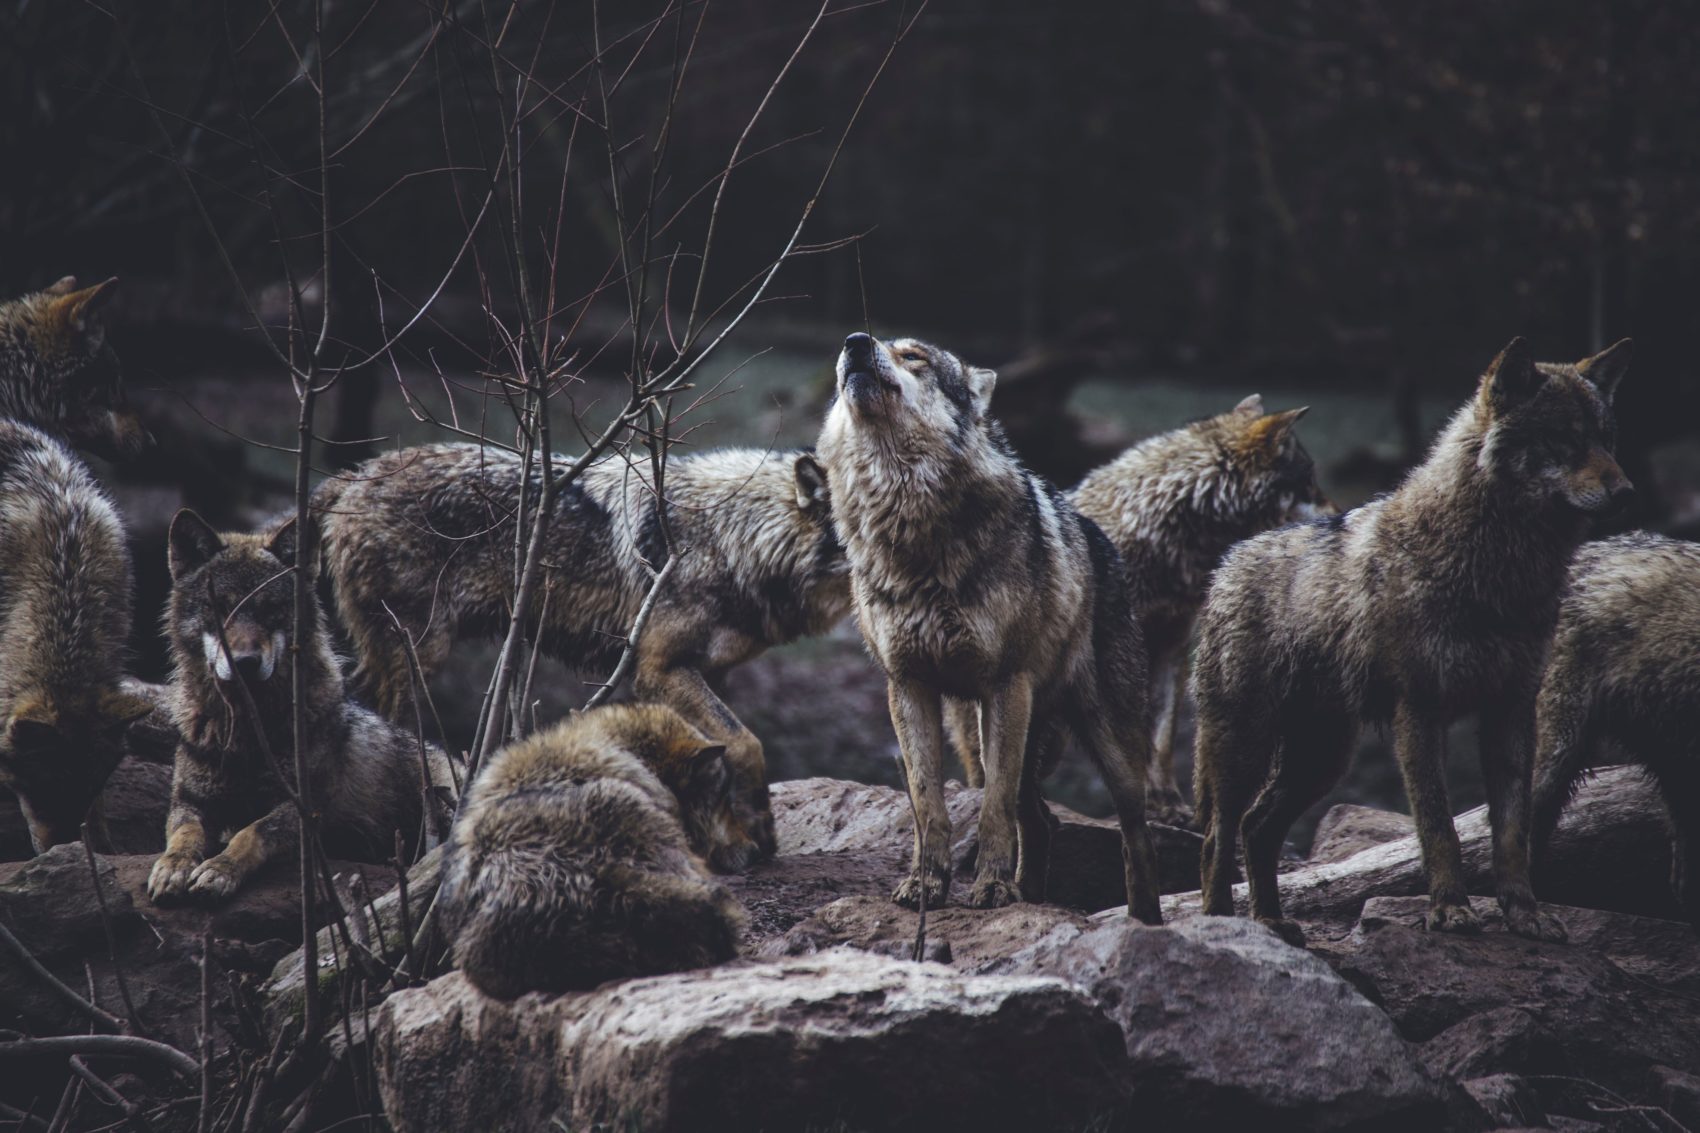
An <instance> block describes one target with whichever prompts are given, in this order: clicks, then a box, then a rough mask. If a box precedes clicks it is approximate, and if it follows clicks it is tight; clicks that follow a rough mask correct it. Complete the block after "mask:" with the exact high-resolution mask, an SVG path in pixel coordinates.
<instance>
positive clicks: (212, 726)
mask: <svg viewBox="0 0 1700 1133" xmlns="http://www.w3.org/2000/svg"><path fill="white" fill-rule="evenodd" d="M296 538H297V534H296V529H295V522H294V520H293V519H292V520H290V521H289V522H287V523H285V524H283V525H282V526H281V527H279V528H278V529H277V530H276V531H274V532H271V533H270V534H258V535H221V534H219V533H218V532H216V531H214V530H213V529H212V528H211V527H209V526H208V525H207V523H206V521H205V520H203V519H202V518H201V517H200V516H198V515H196V514H195V513H194V512H192V511H190V510H188V509H187V508H185V509H184V510H182V511H180V512H178V513H177V515H176V517H175V518H174V519H173V520H172V522H171V530H170V533H169V536H168V540H169V556H170V567H171V578H172V591H171V601H170V603H169V606H168V608H167V611H166V615H165V632H166V636H167V637H168V638H169V640H170V645H171V658H172V677H171V709H172V716H173V718H174V720H175V722H176V725H177V731H178V734H179V735H180V737H181V739H180V741H179V743H178V746H177V757H176V760H175V763H174V766H173V772H172V782H171V809H170V812H169V814H168V815H167V817H166V826H165V853H164V854H162V855H161V856H160V858H159V860H158V861H157V862H155V863H154V867H153V872H152V873H151V874H150V875H149V877H148V894H149V895H150V896H151V897H152V898H153V899H154V900H155V901H165V900H170V899H172V898H182V897H188V898H194V899H201V898H205V899H214V900H216V899H220V898H224V897H228V896H230V895H231V894H232V893H234V892H235V891H236V890H237V888H238V887H240V886H241V884H242V883H243V881H244V880H245V879H246V878H247V877H248V876H249V875H250V874H252V873H253V872H254V871H255V870H257V869H259V868H260V867H261V866H262V865H264V864H265V863H266V862H268V861H270V860H271V859H273V858H275V857H278V856H280V855H284V854H286V853H288V852H290V851H292V850H295V849H297V848H298V847H299V844H300V843H299V841H298V837H299V831H298V828H297V812H296V809H295V804H294V803H293V802H292V801H291V800H290V798H289V792H288V789H287V786H286V785H292V784H293V783H294V776H295V769H294V753H295V723H294V713H293V711H292V697H291V690H292V685H293V680H292V676H291V670H292V666H291V664H290V650H291V649H292V648H293V647H294V646H295V645H296V644H298V643H297V642H295V641H294V632H293V630H294V621H295V618H294V600H293V584H292V575H291V572H290V567H292V566H293V564H294V563H295V550H296V544H295V541H296ZM310 595H311V592H310ZM309 615H310V618H311V626H312V629H311V631H310V635H309V637H308V639H307V640H306V641H303V642H300V643H299V645H300V647H301V659H302V681H301V698H302V701H303V705H304V714H305V723H304V727H303V736H302V738H303V743H304V745H305V748H306V755H307V766H308V768H309V772H310V775H311V780H310V786H311V790H312V796H313V804H314V807H315V809H316V810H317V811H318V813H319V815H320V823H321V826H320V831H321V834H322V838H323V842H324V848H325V851H326V852H327V853H328V854H330V855H331V856H332V857H339V858H353V859H356V860H360V861H387V860H389V859H390V858H391V857H393V856H394V855H395V837H396V833H397V831H399V832H400V833H401V835H402V836H403V839H404V841H405V842H406V844H407V846H408V847H410V848H409V849H408V850H407V852H408V853H409V854H411V853H412V852H413V851H414V850H416V849H418V848H419V847H420V846H421V845H422V844H423V843H424V841H425V840H426V839H427V838H428V837H429V830H430V827H431V826H433V825H434V824H436V823H438V822H446V819H447V814H446V813H444V812H445V811H446V810H449V809H452V807H453V803H454V799H455V798H456V796H457V792H456V786H455V770H454V768H453V767H452V766H451V765H450V763H449V760H448V757H447V756H445V755H444V754H443V753H442V752H441V751H439V750H438V749H436V748H435V747H430V746H426V745H422V744H421V742H420V740H419V738H418V737H417V736H414V735H412V734H411V733H408V732H406V731H404V730H402V729H401V728H399V727H397V726H396V725H394V724H391V723H389V722H388V721H386V720H384V719H382V718H381V717H379V716H378V715H377V714H376V713H374V712H371V711H369V710H367V709H365V708H362V707H360V706H359V705H357V704H355V703H354V702H353V701H351V700H349V699H348V698H347V696H346V695H345V693H344V690H343V682H342V672H341V670H340V669H339V668H338V665H337V660H336V657H335V656H334V655H333V654H332V653H331V646H330V636H329V634H328V633H327V631H326V629H325V625H324V616H323V614H322V612H321V611H320V609H319V605H318V602H317V601H316V600H313V601H312V603H311V609H310V611H309ZM238 682H241V684H242V685H244V686H246V689H247V692H248V695H249V696H251V697H252V700H253V705H254V710H255V712H256V713H257V714H258V717H259V725H260V727H261V728H262V729H263V732H264V735H265V736H266V743H267V745H268V746H269V748H270V752H271V755H272V758H273V759H274V760H276V761H277V762H276V765H275V766H274V764H273V763H271V762H268V760H267V758H266V754H265V748H262V746H261V744H260V741H259V740H258V739H257V738H256V733H255V727H254V723H255V722H254V721H253V720H251V719H250V718H249V716H248V711H247V700H248V698H247V697H245V696H244V695H243V693H242V690H241V689H240V688H239V687H238ZM280 773H281V779H280ZM219 841H222V842H223V843H224V848H223V849H222V850H221V851H219V852H218V853H216V854H211V856H209V853H210V851H211V849H212V847H213V845H214V843H215V842H219Z"/></svg>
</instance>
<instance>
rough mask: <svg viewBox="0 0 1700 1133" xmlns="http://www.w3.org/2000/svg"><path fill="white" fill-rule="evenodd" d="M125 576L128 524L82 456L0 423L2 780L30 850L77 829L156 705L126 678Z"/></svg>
mask: <svg viewBox="0 0 1700 1133" xmlns="http://www.w3.org/2000/svg"><path fill="white" fill-rule="evenodd" d="M130 579H131V572H130V548H129V545H128V543H127V542H126V540H125V537H124V525H123V524H122V523H121V522H120V521H119V519H118V513H117V511H116V510H114V509H113V506H112V503H111V502H110V501H109V500H108V499H107V498H106V496H105V494H104V493H103V492H101V490H100V488H99V486H98V485H96V484H95V482H94V477H92V476H90V475H89V471H88V469H87V468H86V467H84V465H83V463H82V461H80V460H78V459H77V458H76V457H75V456H74V455H72V453H71V452H70V451H69V450H68V449H66V448H65V446H64V445H62V444H60V443H59V442H58V441H56V440H54V439H53V438H52V437H49V436H47V435H46V434H45V433H42V432H41V431H39V430H37V429H33V428H31V427H30V426H28V425H24V424H20V423H18V422H16V421H0V642H3V643H4V647H3V648H0V721H3V726H4V728H5V731H4V734H0V786H6V787H9V788H11V789H12V790H13V791H14V792H16V794H17V796H18V802H19V804H20V807H21V808H22V810H23V814H24V820H25V823H26V825H27V826H28V827H29V834H30V842H31V843H32V844H33V845H34V847H35V849H36V851H37V852H38V853H39V852H41V851H43V850H46V849H48V848H49V847H51V846H56V845H58V844H59V843H61V842H69V841H74V840H75V839H76V838H77V837H78V833H79V829H80V827H81V825H82V822H83V819H84V817H85V816H87V815H88V814H89V810H90V807H91V806H92V805H93V804H94V803H95V800H96V799H97V798H98V797H99V796H100V793H101V789H102V788H103V787H105V785H106V780H107V778H108V776H110V775H111V774H112V770H113V768H115V767H116V766H118V761H119V760H120V759H122V758H123V757H124V751H125V733H126V731H127V729H128V728H129V725H130V724H131V723H132V722H134V721H136V720H139V719H141V718H142V717H144V716H146V715H147V714H148V713H149V712H150V711H151V709H152V705H151V704H149V702H148V701H146V700H143V699H141V698H140V697H138V696H135V695H132V694H131V693H129V692H127V691H126V690H125V689H124V688H123V686H122V681H123V676H124V649H125V644H126V642H127V640H128V638H129V636H130V601H131V596H130ZM93 817H94V826H95V827H96V829H97V830H98V828H99V826H100V816H99V814H98V813H96V814H95V815H94V816H93Z"/></svg>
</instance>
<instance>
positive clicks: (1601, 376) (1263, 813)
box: [1193, 338, 1630, 942]
mask: <svg viewBox="0 0 1700 1133" xmlns="http://www.w3.org/2000/svg"><path fill="white" fill-rule="evenodd" d="M1628 362H1629V345H1628V343H1627V342H1623V343H1619V344H1618V345H1616V346H1614V347H1612V348H1611V349H1609V350H1606V351H1605V352H1603V353H1601V354H1599V355H1596V356H1595V357H1592V358H1586V359H1584V360H1582V361H1581V362H1578V363H1576V364H1574V365H1568V364H1566V365H1557V364H1549V363H1537V362H1535V361H1534V360H1533V359H1532V358H1531V357H1530V355H1529V349H1528V347H1527V346H1526V345H1525V344H1524V342H1523V340H1522V339H1520V338H1519V339H1513V340H1512V342H1511V344H1510V345H1509V346H1507V347H1506V348H1505V349H1504V350H1503V351H1502V352H1501V353H1500V355H1499V356H1498V357H1497V358H1496V359H1494V361H1493V364H1492V365H1491V366H1489V367H1488V370H1487V373H1486V374H1484V375H1483V376H1482V378H1481V381H1480V383H1479V385H1478V387H1477V391H1476V395H1475V396H1474V397H1473V398H1471V399H1470V400H1469V401H1468V402H1466V403H1465V404H1464V406H1463V408H1462V409H1460V410H1459V411H1458V412H1457V414H1456V415H1455V416H1454V417H1453V418H1452V421H1451V423H1450V424H1448V425H1447V426H1446V428H1445V430H1444V431H1443V432H1442V433H1441V435H1440V437H1439V439H1438V440H1436V442H1435V444H1434V447H1433V449H1432V450H1431V451H1430V453H1429V455H1428V458H1427V459H1426V460H1425V461H1424V462H1423V463H1422V464H1421V465H1419V466H1418V467H1417V468H1416V469H1415V470H1413V471H1412V472H1411V473H1410V475H1409V476H1408V477H1407V478H1406V479H1405V482H1404V483H1403V484H1402V485H1400V487H1399V488H1398V489H1397V490H1395V491H1394V492H1393V493H1392V494H1390V495H1388V496H1385V497H1382V498H1381V499H1378V500H1375V501H1373V502H1371V503H1369V504H1366V505H1364V506H1363V507H1360V508H1356V509H1354V510H1352V511H1350V512H1347V513H1346V514H1345V515H1342V516H1336V517H1334V518H1331V519H1324V520H1318V521H1316V522H1313V523H1309V524H1304V525H1301V526H1297V527H1288V528H1284V529H1282V530H1280V531H1274V532H1270V533H1268V534H1265V535H1260V536H1258V537H1257V538H1255V539H1250V540H1248V541H1246V542H1244V543H1241V544H1240V545H1239V546H1238V547H1236V548H1235V549H1234V550H1233V551H1231V552H1230V553H1229V555H1228V557H1227V559H1226V561H1225V562H1224V563H1223V565H1222V567H1221V569H1220V570H1218V571H1217V572H1216V576H1215V579H1214V580H1213V581H1212V583H1211V586H1210V595H1209V598H1208V600H1207V602H1206V605H1205V609H1204V616H1203V619H1202V625H1201V629H1200V635H1199V646H1198V654H1197V658H1196V661H1195V665H1196V670H1195V673H1194V677H1193V681H1194V693H1195V695H1196V697H1197V700H1198V741H1197V768H1198V787H1199V800H1198V804H1199V814H1200V817H1201V818H1202V819H1203V821H1204V825H1205V841H1204V855H1203V889H1204V911H1205V912H1207V913H1216V914H1223V915H1227V914H1232V913H1233V911H1234V904H1233V892H1232V881H1231V875H1232V869H1233V860H1234V848H1235V843H1236V841H1237V840H1238V838H1239V837H1240V835H1241V834H1242V832H1243V834H1244V837H1245V841H1246V864H1247V871H1246V872H1247V879H1248V881H1249V882H1250V887H1251V912H1252V915H1253V916H1254V917H1256V918H1257V919H1258V920H1260V921H1264V922H1265V923H1268V924H1270V925H1271V926H1273V927H1275V928H1276V929H1277V931H1279V932H1281V933H1282V935H1284V936H1286V937H1287V938H1288V939H1289V940H1293V941H1295V942H1297V941H1298V940H1301V939H1302V933H1301V932H1300V931H1299V930H1298V928H1297V926H1296V925H1293V924H1292V923H1291V922H1288V921H1285V920H1284V919H1283V918H1282V916H1281V899H1280V893H1279V891H1278V889H1277V886H1276V879H1275V872H1276V865H1277V863H1278V860H1279V858H1280V853H1281V845H1282V843H1283V842H1284V841H1285V839H1286V836H1287V831H1288V829H1289V828H1290V827H1291V826H1292V824H1293V822H1294V820H1295V819H1297V818H1298V817H1299V815H1300V814H1302V813H1303V812H1304V811H1305V809H1306V808H1307V807H1309V806H1310V805H1311V804H1312V803H1314V802H1316V801H1317V800H1318V799H1320V798H1321V797H1322V796H1323V794H1324V793H1326V792H1327V790H1328V789H1329V788H1330V787H1331V786H1332V785H1333V784H1334V783H1335V782H1336V781H1337V780H1338V779H1339V778H1340V776H1341V775H1342V774H1343V773H1344V772H1345V769H1346V765H1347V763H1348V761H1349V759H1350V757H1351V751H1352V746H1353V743H1354V740H1355V737H1356V735H1357V730H1358V726H1359V723H1360V722H1362V721H1369V722H1374V723H1378V724H1389V723H1390V724H1391V725H1392V731H1393V744H1394V751H1395V754H1396V755H1397V757H1398V761H1399V769H1400V772H1401V773H1402V775H1403V777H1404V781H1405V793H1406V796H1407V797H1408V798H1409V800H1410V804H1411V811H1412V814H1413V815H1414V817H1415V819H1416V826H1417V836H1418V839H1419V841H1420V843H1421V846H1422V856H1423V866H1424V869H1425V871H1426V872H1427V875H1428V886H1429V912H1428V927H1429V928H1431V929H1439V930H1444V931H1450V932H1469V931H1475V930H1476V929H1478V928H1479V927H1480V924H1479V921H1478V920H1477V918H1476V915H1475V913H1474V912H1473V911H1472V910H1471V909H1470V904H1469V898H1468V896H1467V895H1466V894H1465V891H1464V874H1463V864H1462V858H1461V854H1460V851H1459V845H1458V834H1457V831H1456V830H1455V829H1454V827H1453V825H1452V811H1451V808H1450V807H1449V805H1448V803H1447V797H1446V779H1445V774H1444V771H1445V759H1444V753H1445V743H1446V728H1447V726H1448V725H1449V724H1450V723H1452V722H1453V721H1454V720H1456V719H1458V718H1460V717H1462V716H1465V715H1471V714H1476V715H1479V717H1480V722H1481V758H1482V771H1483V773H1484V776H1485V778H1486V786H1487V796H1488V811H1489V818H1490V821H1491V823H1492V826H1493V867H1494V880H1495V884H1496V887H1497V889H1498V893H1499V902H1500V905H1501V907H1502V908H1503V909H1504V910H1505V918H1506V922H1507V924H1508V925H1509V926H1510V928H1511V930H1512V931H1513V932H1516V933H1518V934H1520V935H1523V936H1529V937H1535V938H1539V939H1562V938H1563V937H1564V926H1563V925H1561V924H1560V923H1558V921H1557V920H1555V919H1554V918H1552V917H1550V916H1548V915H1547V914H1544V913H1541V912H1540V911H1539V910H1538V909H1537V907H1536V904H1535V898H1534V894H1533V893H1532V891H1531V890H1530V888H1529V835H1530V815H1529V806H1530V802H1529V795H1530V775H1531V763H1532V755H1533V750H1534V742H1535V695H1536V691H1537V689H1538V687H1539V685H1540V680H1541V670H1542V666H1543V664H1544V663H1545V660H1546V656H1547V649H1548V647H1549V645H1550V643H1551V640H1552V634H1553V628H1554V625H1555V624H1556V622H1557V619H1558V609H1559V600H1560V597H1561V596H1562V594H1563V592H1564V586H1565V575H1566V570H1567V568H1568V566H1569V563H1570V557H1571V555H1572V554H1573V553H1574V552H1575V550H1576V547H1577V546H1578V544H1579V543H1580V542H1581V541H1582V538H1583V536H1584V534H1585V532H1586V529H1587V524H1588V517H1589V516H1590V515H1592V514H1595V513H1599V512H1603V511H1606V510H1607V509H1609V508H1611V507H1612V506H1613V504H1614V503H1615V502H1616V501H1617V500H1618V499H1619V498H1620V497H1622V496H1623V495H1625V494H1626V493H1627V492H1628V491H1629V490H1630V488H1629V481H1628V480H1627V479H1626V478H1625V477H1624V475H1623V472H1622V470H1621V469H1620V468H1619V467H1618V465H1617V461H1616V460H1615V459H1614V458H1613V456H1612V452H1611V448H1612V438H1613V432H1614V427H1613V416H1612V395H1613V393H1614V392H1615V391H1616V389H1617V384H1618V381H1619V380H1620V379H1621V378H1622V377H1623V373H1624V370H1625V368H1626V367H1627V365H1628ZM1248 808H1249V809H1248ZM1242 820H1243V827H1242Z"/></svg>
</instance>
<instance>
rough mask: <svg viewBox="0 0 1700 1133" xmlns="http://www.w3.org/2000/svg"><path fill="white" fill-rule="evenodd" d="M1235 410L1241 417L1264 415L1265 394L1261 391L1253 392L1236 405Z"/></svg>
mask: <svg viewBox="0 0 1700 1133" xmlns="http://www.w3.org/2000/svg"><path fill="white" fill-rule="evenodd" d="M1234 412H1235V413H1237V414H1239V415H1240V416H1241V417H1261V416H1263V395H1262V394H1261V393H1254V394H1252V395H1251V396H1250V397H1248V398H1246V399H1245V400H1243V401H1241V402H1240V403H1239V404H1238V405H1236V406H1234Z"/></svg>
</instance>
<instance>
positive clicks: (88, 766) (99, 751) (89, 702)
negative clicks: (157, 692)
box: [0, 688, 153, 854]
mask: <svg viewBox="0 0 1700 1133" xmlns="http://www.w3.org/2000/svg"><path fill="white" fill-rule="evenodd" d="M151 711H153V705H152V704H150V703H149V702H148V701H146V700H143V699H142V698H141V697H139V696H131V695H129V694H128V693H125V692H121V691H120V690H118V689H117V688H108V689H81V690H76V691H74V692H71V693H69V694H65V695H56V694H55V693H53V692H51V691H49V690H36V691H32V692H27V693H25V694H24V695H23V696H20V697H19V698H18V699H17V700H16V701H15V702H14V704H13V706H12V715H11V717H10V718H9V719H8V720H7V721H6V731H5V736H4V741H3V742H0V783H4V784H5V785H6V786H8V787H10V788H11V789H12V790H13V791H14V792H16V794H17V796H18V802H19V804H20V807H21V809H22V810H23V813H24V820H25V822H26V823H27V824H28V825H29V832H30V842H31V843H32V844H33V845H34V846H35V851H36V853H38V854H39V853H41V852H42V851H44V850H47V849H49V848H50V847H53V846H57V845H59V844H60V843H61V842H73V841H76V839H77V838H78V837H79V836H80V827H81V826H82V823H83V820H84V819H85V818H86V817H87V816H88V813H89V809H90V808H91V807H92V806H93V805H94V801H95V800H96V799H97V798H99V797H100V792H101V790H102V789H103V788H104V787H105V786H106V780H107V778H108V777H109V776H111V774H112V769H113V768H115V767H117V766H118V761H119V760H121V759H122V758H124V751H125V746H124V736H125V733H126V732H127V731H128V730H129V727H130V725H131V724H132V723H134V722H135V721H137V720H140V719H141V718H142V717H144V716H146V715H147V714H148V713H149V712H151Z"/></svg>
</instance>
